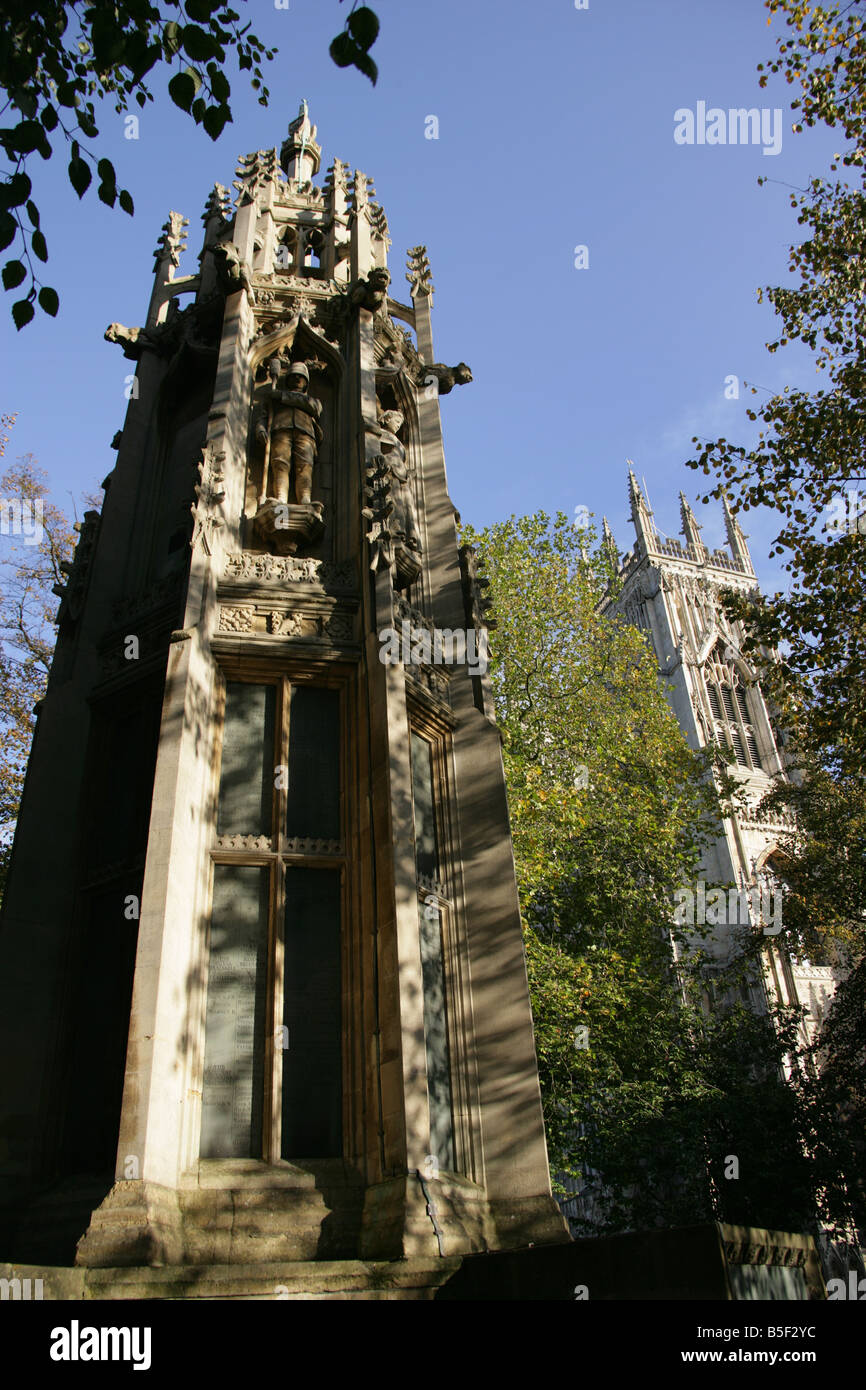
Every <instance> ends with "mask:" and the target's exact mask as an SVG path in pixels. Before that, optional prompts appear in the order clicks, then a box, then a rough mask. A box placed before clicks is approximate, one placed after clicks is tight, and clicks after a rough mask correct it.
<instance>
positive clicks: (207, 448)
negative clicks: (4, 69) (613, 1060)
mask: <svg viewBox="0 0 866 1390" xmlns="http://www.w3.org/2000/svg"><path fill="white" fill-rule="evenodd" d="M321 156H322V152H321V147H320V145H319V143H318V141H317V132H316V127H315V126H314V125H313V124H312V123H311V121H310V117H309V113H308V111H307V107H306V103H303V104H302V106H301V109H300V112H299V114H298V116H297V118H296V119H295V120H294V121H292V123H291V125H290V126H289V131H288V135H287V137H286V139H285V141H284V142H283V145H282V148H281V149H280V150H279V151H278V150H277V149H272V150H260V151H258V152H256V153H253V154H251V155H248V156H247V157H246V158H244V159H242V160H241V162H240V165H239V168H238V170H237V179H236V181H235V183H234V185H233V187H234V193H235V195H236V196H234V197H232V196H231V195H230V193H229V191H228V189H226V188H225V187H222V186H221V185H219V184H218V185H216V186H215V188H214V190H213V193H212V194H211V196H210V198H209V199H208V203H207V206H206V208H205V211H204V215H203V223H204V236H203V241H202V249H201V253H200V255H199V260H198V265H197V266H196V267H193V268H192V270H191V271H187V270H185V269H184V268H183V267H182V265H181V257H182V252H183V250H184V248H185V244H186V238H187V235H188V233H187V227H188V223H187V219H186V218H184V217H182V216H180V215H179V214H178V213H175V212H172V213H171V214H170V215H169V218H168V220H167V222H166V224H165V227H164V230H163V234H162V236H161V238H160V241H159V245H158V247H157V251H156V261H155V280H154V287H153V293H152V295H151V300H150V306H149V309H148V313H147V318H146V321H145V322H144V324H143V325H142V326H141V327H137V328H126V327H124V326H123V325H122V324H117V323H116V324H112V325H111V326H110V328H109V329H108V331H107V333H106V338H108V339H109V340H110V341H112V342H114V343H116V344H118V345H119V346H120V347H121V348H122V350H123V352H124V354H125V356H126V358H127V359H129V361H130V363H131V364H134V365H130V367H129V376H128V378H127V380H128V389H127V395H128V398H129V405H128V410H127V414H126V419H125V422H124V425H123V429H122V431H121V432H120V434H119V436H118V437H117V439H116V441H115V445H116V447H117V450H118V453H117V463H116V466H115V468H114V469H113V471H112V472H111V474H110V475H109V477H108V479H107V480H106V484H105V487H106V499H105V504H104V508H103V511H102V514H101V515H98V514H96V513H88V516H87V518H86V520H85V523H84V528H83V530H82V533H81V537H80V541H79V544H78V548H77V551H76V555H75V560H74V562H73V564H72V566H71V568H70V573H69V577H68V583H67V585H66V586H65V589H64V591H63V594H62V598H61V606H60V614H59V638H58V645H57V652H56V656H55V660H54V665H53V668H52V672H51V679H50V683H49V688H48V693H47V695H46V697H45V700H44V701H43V702H42V707H41V709H40V711H39V718H38V726H37V732H36V738H35V742H34V747H33V753H32V757H31V762H30V767H29V771H28V776H27V784H26V789H25V794H24V799H23V805H22V809H21V816H20V820H19V824H18V830H17V834H16V841H15V848H14V858H13V864H12V870H11V875H10V882H9V888H8V892H7V898H6V904H5V911H4V918H3V923H2V929H0V991H2V1001H0V1024H2V1027H3V1029H4V1031H5V1033H6V1038H5V1040H4V1044H3V1048H4V1051H3V1055H4V1057H5V1058H7V1059H8V1058H10V1057H11V1056H12V1055H13V1053H14V1054H15V1055H16V1058H17V1059H18V1066H17V1069H16V1072H15V1074H14V1075H12V1076H11V1077H9V1078H8V1085H7V1087H6V1089H5V1094H4V1097H3V1114H2V1117H0V1118H2V1129H0V1134H2V1136H3V1139H4V1151H3V1154H2V1161H3V1168H4V1170H5V1174H4V1187H5V1191H4V1196H3V1202H4V1206H3V1211H2V1228H0V1237H2V1241H3V1244H4V1245H5V1246H6V1253H5V1254H4V1253H3V1251H2V1250H0V1259H3V1258H7V1259H8V1258H14V1259H19V1260H28V1259H34V1258H41V1257H42V1256H43V1255H44V1254H46V1253H47V1252H48V1250H49V1242H48V1234H47V1229H48V1227H49V1226H50V1221H49V1220H48V1218H46V1215H45V1213H46V1212H48V1213H49V1214H50V1213H51V1212H53V1213H54V1215H55V1217H56V1215H57V1211H58V1210H59V1209H60V1208H59V1207H58V1206H57V1205H56V1203H55V1205H54V1206H52V1202H53V1201H54V1200H55V1199H54V1197H53V1196H52V1194H53V1193H56V1191H57V1190H58V1186H57V1185H58V1183H60V1184H61V1186H62V1185H63V1184H64V1183H65V1185H66V1197H65V1198H64V1207H63V1209H64V1210H65V1211H67V1212H68V1211H69V1210H71V1209H72V1206H74V1201H75V1200H78V1201H79V1202H85V1204H86V1198H87V1197H88V1196H90V1194H91V1193H92V1194H93V1201H92V1202H91V1206H92V1207H93V1208H94V1209H93V1211H92V1216H91V1215H90V1208H89V1207H88V1210H87V1214H86V1215H85V1216H84V1219H83V1221H82V1223H81V1224H80V1229H78V1230H77V1231H76V1232H75V1233H74V1234H75V1235H76V1236H78V1237H80V1239H78V1243H77V1255H76V1254H75V1242H74V1241H73V1243H72V1247H71V1249H70V1252H69V1260H68V1262H69V1263H71V1262H72V1258H73V1256H74V1257H75V1260H76V1263H77V1264H78V1265H79V1266H84V1267H86V1268H89V1269H93V1268H94V1267H96V1268H101V1269H102V1270H103V1272H104V1271H106V1270H109V1269H112V1268H116V1267H119V1266H133V1267H136V1268H137V1269H138V1271H139V1273H140V1279H141V1287H142V1288H145V1287H146V1286H147V1279H148V1275H147V1271H148V1270H152V1268H153V1267H154V1266H175V1267H187V1266H202V1265H206V1266H215V1267H216V1266H222V1267H232V1266H234V1267H237V1266H239V1265H244V1266H251V1265H256V1264H257V1263H260V1264H261V1266H262V1268H263V1270H264V1266H265V1265H267V1266H268V1267H269V1272H268V1274H267V1276H266V1275H265V1273H264V1272H263V1274H262V1280H261V1282H262V1286H263V1288H267V1287H268V1280H269V1279H272V1274H271V1272H270V1271H271V1270H272V1268H273V1266H274V1264H275V1263H279V1262H281V1261H282V1262H286V1261H289V1262H297V1261H316V1260H318V1261H329V1260H331V1261H332V1260H337V1259H339V1260H353V1259H354V1260H358V1259H360V1260H377V1261H378V1260H383V1261H393V1260H402V1259H406V1258H407V1257H418V1258H420V1259H427V1260H428V1263H429V1260H430V1258H432V1259H433V1260H434V1261H435V1260H437V1259H438V1258H439V1256H441V1255H459V1254H464V1253H467V1252H470V1251H479V1250H494V1249H502V1248H510V1247H517V1246H525V1245H528V1244H531V1243H536V1244H540V1243H543V1242H551V1241H559V1240H563V1239H565V1238H566V1235H565V1227H564V1223H563V1221H562V1218H561V1217H560V1215H559V1212H558V1209H557V1207H556V1204H555V1202H554V1201H553V1198H552V1196H551V1191H550V1181H549V1174H548V1168H547V1157H546V1149H545V1139H544V1129H543V1122H542V1112H541V1101H540V1092H539V1082H538V1073H537V1066H536V1061H535V1052H534V1042H533V1033H532V1020H531V1015H530V1007H529V996H528V989H527V982H526V971H525V963H524V956H523V945H522V936H521V928H520V917H519V909H518V900H517V891H516V885H515V877H514V866H513V858H512V850H511V842H510V834H509V826H508V812H507V804H506V795H505V783H504V776H503V767H502V758H501V752H500V739H499V733H498V730H497V728H496V726H495V723H494V721H493V717H492V703H491V695H490V689H489V685H488V681H487V675H486V659H485V658H486V626H485V623H486V618H485V612H486V608H487V606H488V601H487V600H486V599H485V597H484V585H485V581H484V579H483V577H482V576H479V575H478V573H477V571H476V565H475V560H474V556H473V554H472V552H471V550H469V549H468V548H466V547H463V548H461V547H460V545H459V540H458V534H457V527H456V517H455V510H454V506H453V504H452V502H451V499H450V497H449V493H448V486H447V481H446V474H445V461H444V456H443V449H442V432H441V423H440V398H441V397H443V396H445V395H447V394H448V393H450V392H451V390H452V388H453V387H454V386H455V385H462V384H465V383H466V382H468V381H471V373H470V372H469V369H468V368H467V367H466V365H465V364H464V363H460V364H458V365H457V366H456V367H447V366H445V365H443V364H441V363H437V362H436V361H435V355H434V350H433V339H432V330H431V307H432V302H433V283H432V279H431V272H430V266H429V262H428V259H427V254H426V250H425V248H424V247H423V246H416V247H414V248H412V249H411V250H410V252H409V256H408V274H407V275H406V280H407V281H408V293H407V292H405V291H404V295H403V297H402V298H399V297H397V296H396V295H395V294H394V293H393V289H394V287H393V286H392V285H391V276H390V274H389V271H388V268H387V252H388V247H389V245H390V241H389V235H388V224H387V221H386V218H385V213H384V211H383V209H382V207H381V206H380V205H379V203H378V202H376V200H375V196H374V190H373V188H372V184H371V180H370V179H369V178H367V177H366V175H364V174H363V173H361V172H359V171H357V170H356V171H354V172H353V171H351V170H350V169H349V168H348V167H347V166H346V165H345V164H343V163H341V162H340V161H339V160H334V161H333V163H332V164H331V165H330V167H329V168H328V170H327V173H326V174H325V177H324V180H323V182H322V183H321V184H319V183H317V182H315V181H314V180H315V178H316V175H317V174H318V172H319V168H320V163H321ZM49 847H50V848H49ZM106 1166H107V1167H108V1168H109V1169H113V1181H112V1180H111V1175H110V1173H109V1179H108V1183H107V1184H104V1185H103V1186H102V1189H101V1191H99V1190H97V1189H98V1182H99V1179H100V1177H101V1175H102V1174H103V1173H104V1171H105V1169H106ZM88 1182H90V1183H91V1187H90V1188H88V1187H87V1183H88ZM76 1183H77V1184H78V1186H77V1188H76V1187H75V1184H76ZM109 1187H110V1190H108V1188H109ZM73 1188H75V1192H73V1190H72V1189H73ZM40 1242H41V1245H40ZM37 1247H38V1248H37ZM40 1252H41V1253H40ZM60 1262H62V1261H60ZM223 1277H224V1282H223V1286H221V1287H223V1288H224V1289H229V1288H230V1287H231V1278H230V1269H228V1268H224V1270H223ZM281 1282H282V1283H283V1284H285V1280H282V1281H281ZM194 1283H195V1281H193V1284H191V1285H190V1286H189V1287H193V1285H194ZM204 1286H205V1285H202V1287H204ZM245 1287H249V1286H248V1285H245ZM225 1296H231V1293H230V1292H229V1293H226V1294H225Z"/></svg>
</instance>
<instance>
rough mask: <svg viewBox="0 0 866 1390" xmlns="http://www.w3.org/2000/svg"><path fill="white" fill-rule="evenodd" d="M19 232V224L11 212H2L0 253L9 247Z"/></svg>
mask: <svg viewBox="0 0 866 1390" xmlns="http://www.w3.org/2000/svg"><path fill="white" fill-rule="evenodd" d="M17 231H18V223H17V222H16V221H15V218H14V217H13V216H12V214H11V212H0V251H2V250H3V249H4V248H5V247H7V246H8V245H9V243H10V241H12V239H13V237H14V236H15V233H16V232H17Z"/></svg>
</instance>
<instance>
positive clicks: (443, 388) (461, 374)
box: [422, 362, 472, 396]
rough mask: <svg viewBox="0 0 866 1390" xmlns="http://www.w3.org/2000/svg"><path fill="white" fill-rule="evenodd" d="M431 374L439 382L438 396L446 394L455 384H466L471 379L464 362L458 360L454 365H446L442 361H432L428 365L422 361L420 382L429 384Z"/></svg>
mask: <svg viewBox="0 0 866 1390" xmlns="http://www.w3.org/2000/svg"><path fill="white" fill-rule="evenodd" d="M431 376H435V378H436V380H437V382H438V384H439V395H440V396H447V395H448V392H449V391H451V390H453V388H454V387H455V386H468V385H469V382H470V381H471V380H472V373H471V371H470V370H469V368H468V367H467V365H466V363H465V362H458V363H457V366H456V367H446V366H445V363H444V362H433V363H431V364H430V365H429V366H428V365H427V364H426V363H423V364H422V382H423V383H424V384H429V383H430V377H431Z"/></svg>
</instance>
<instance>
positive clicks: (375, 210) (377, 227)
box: [367, 203, 391, 246]
mask: <svg viewBox="0 0 866 1390" xmlns="http://www.w3.org/2000/svg"><path fill="white" fill-rule="evenodd" d="M367 217H368V219H369V222H370V226H371V227H372V228H373V236H374V237H375V238H376V240H377V241H384V242H385V244H386V245H387V246H390V245H391V238H390V236H389V235H388V219H387V217H386V216H385V209H384V208H383V207H382V204H381V203H368V204H367Z"/></svg>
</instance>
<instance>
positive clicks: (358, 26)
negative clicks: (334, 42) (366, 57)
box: [346, 5, 379, 66]
mask: <svg viewBox="0 0 866 1390" xmlns="http://www.w3.org/2000/svg"><path fill="white" fill-rule="evenodd" d="M346 23H347V24H348V26H349V33H350V34H351V35H352V38H353V39H354V40H355V42H356V43H358V44H360V46H361V48H364V49H367V48H369V47H370V46H371V45H372V44H374V43H375V42H376V39H377V37H378V34H379V20H378V17H377V15H376V14H375V13H374V12H373V10H371V9H370V8H369V6H368V5H362V6H361V8H360V9H359V10H353V11H352V13H351V14H350V15H349V18H348V20H347V21H346ZM356 66H357V64H356Z"/></svg>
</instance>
